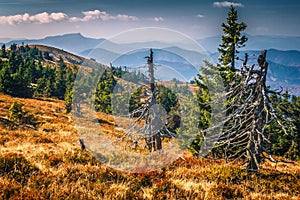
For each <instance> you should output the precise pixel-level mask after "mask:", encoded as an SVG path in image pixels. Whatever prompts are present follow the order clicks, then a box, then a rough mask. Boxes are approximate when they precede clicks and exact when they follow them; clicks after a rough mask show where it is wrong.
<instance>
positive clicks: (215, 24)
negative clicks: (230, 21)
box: [0, 0, 300, 39]
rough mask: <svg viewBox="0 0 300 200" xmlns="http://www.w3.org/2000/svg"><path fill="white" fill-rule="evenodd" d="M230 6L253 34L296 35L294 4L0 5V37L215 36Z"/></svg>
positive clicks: (44, 1) (46, 0)
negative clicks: (157, 32)
mask: <svg viewBox="0 0 300 200" xmlns="http://www.w3.org/2000/svg"><path fill="white" fill-rule="evenodd" d="M230 5H234V6H235V7H236V8H237V10H238V13H239V19H240V21H243V22H245V23H246V24H247V25H248V27H247V29H246V32H247V33H248V34H252V35H293V36H300V26H299V24H300V23H299V19H300V12H299V11H300V3H299V1H298V0H289V1H283V0H279V1H276V0H273V1H271V0H265V1H263V0H239V1H230V0H229V1H211V0H180V1H174V0H130V1H125V0H84V1H73V0H10V1H8V0H0V38H6V37H9V38H43V37H45V36H50V35H61V34H65V33H77V32H80V33H82V34H83V35H84V36H87V37H94V38H103V37H104V38H109V37H111V36H113V35H116V34H118V33H120V32H122V31H126V30H129V29H133V28H142V27H163V28H169V29H174V30H176V31H179V32H182V33H184V34H186V35H188V36H191V37H192V38H195V39H198V38H203V37H209V36H215V35H220V34H221V33H222V29H221V23H222V22H224V21H225V20H226V16H227V12H228V10H229V7H228V6H230Z"/></svg>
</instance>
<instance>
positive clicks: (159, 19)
mask: <svg viewBox="0 0 300 200" xmlns="http://www.w3.org/2000/svg"><path fill="white" fill-rule="evenodd" d="M150 20H151V21H155V22H163V21H165V19H164V18H163V17H154V18H150Z"/></svg>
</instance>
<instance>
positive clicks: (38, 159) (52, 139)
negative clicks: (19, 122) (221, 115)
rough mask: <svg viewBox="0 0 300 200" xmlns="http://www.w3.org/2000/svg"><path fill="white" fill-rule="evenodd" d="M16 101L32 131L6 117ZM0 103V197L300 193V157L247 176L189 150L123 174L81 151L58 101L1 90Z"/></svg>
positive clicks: (225, 196) (267, 196)
mask: <svg viewBox="0 0 300 200" xmlns="http://www.w3.org/2000/svg"><path fill="white" fill-rule="evenodd" d="M14 101H17V102H20V103H23V104H24V110H25V111H28V112H29V113H30V114H33V115H35V116H36V117H37V121H38V122H39V124H38V126H37V130H33V129H29V128H24V127H21V126H16V125H13V123H12V122H11V121H10V120H9V119H8V115H9V112H8V108H9V107H10V105H11V103H12V102H14ZM0 108H1V109H0V127H1V139H0V169H1V170H0V171H1V172H0V188H1V189H0V198H1V199H280V200H281V199H299V198H300V194H299V191H300V164H299V163H295V164H283V163H278V164H276V165H275V164H271V163H268V162H267V163H265V164H264V165H263V166H262V169H261V171H260V173H258V174H251V173H247V172H246V171H244V170H243V169H242V167H239V166H238V165H234V164H225V161H224V160H210V159H196V158H193V157H191V156H190V155H189V154H188V153H187V154H186V155H184V160H182V159H179V160H177V161H176V162H175V163H173V164H172V165H170V166H168V167H166V168H164V169H162V170H158V171H156V172H151V173H147V174H127V173H123V172H119V171H115V170H114V169H111V168H108V167H106V166H105V165H103V164H101V163H100V162H99V161H97V160H96V159H95V158H94V157H93V156H92V154H91V153H90V152H89V151H86V150H84V151H82V150H81V149H80V146H79V142H78V139H79V135H78V134H77V132H76V129H75V128H74V127H73V124H74V122H73V120H72V117H71V116H70V115H66V114H65V112H64V102H63V101H60V100H53V99H41V100H36V99H22V98H12V97H10V96H6V95H0ZM101 116H102V117H105V115H101ZM106 119H107V120H111V118H109V117H106ZM106 126H107V123H106ZM103 127H105V126H103ZM108 128H109V127H108Z"/></svg>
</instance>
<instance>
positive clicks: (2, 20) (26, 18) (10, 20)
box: [0, 12, 68, 25]
mask: <svg viewBox="0 0 300 200" xmlns="http://www.w3.org/2000/svg"><path fill="white" fill-rule="evenodd" d="M67 18H68V16H67V14H65V13H62V12H59V13H51V14H49V13H47V12H43V13H38V14H36V15H29V14H28V13H24V14H22V15H21V14H17V15H9V16H0V24H9V25H15V24H21V23H38V24H45V23H51V22H54V21H62V20H64V19H67Z"/></svg>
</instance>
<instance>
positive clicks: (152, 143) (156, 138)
mask: <svg viewBox="0 0 300 200" xmlns="http://www.w3.org/2000/svg"><path fill="white" fill-rule="evenodd" d="M145 58H147V64H146V66H147V68H148V72H149V77H148V79H149V83H148V84H145V85H144V86H143V87H144V89H145V91H146V92H145V94H146V95H145V96H144V97H143V99H145V102H144V103H143V104H142V106H141V107H139V108H137V109H135V110H134V111H133V112H131V113H130V116H129V117H130V119H131V123H130V125H129V127H128V128H127V129H126V132H125V134H124V135H123V136H122V137H121V138H119V139H117V140H116V141H114V143H116V142H118V141H120V140H123V141H124V140H125V141H126V147H128V146H129V147H130V148H131V149H134V150H135V149H137V147H138V146H139V142H140V141H142V140H144V141H145V143H146V147H147V149H148V150H149V151H150V152H153V151H157V150H162V149H163V146H162V138H164V137H166V138H172V137H175V134H174V133H172V132H171V131H169V130H168V128H167V127H166V123H167V122H166V117H167V116H166V111H165V110H164V109H163V107H161V106H159V105H157V103H156V96H155V93H156V84H155V78H154V63H153V51H152V49H150V55H149V56H146V57H145Z"/></svg>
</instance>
